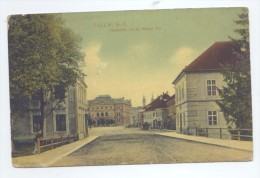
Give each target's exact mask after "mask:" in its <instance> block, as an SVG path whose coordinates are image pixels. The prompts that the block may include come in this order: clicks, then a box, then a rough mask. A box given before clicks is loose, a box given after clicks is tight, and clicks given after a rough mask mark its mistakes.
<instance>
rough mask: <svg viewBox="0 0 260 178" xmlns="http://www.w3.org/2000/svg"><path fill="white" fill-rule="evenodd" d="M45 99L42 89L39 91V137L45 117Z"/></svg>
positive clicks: (41, 134)
mask: <svg viewBox="0 0 260 178" xmlns="http://www.w3.org/2000/svg"><path fill="white" fill-rule="evenodd" d="M44 108H45V100H44V90H43V89H41V91H40V112H41V120H40V132H41V133H40V137H43V130H44V129H43V128H44V118H45V112H44V110H45V109H44Z"/></svg>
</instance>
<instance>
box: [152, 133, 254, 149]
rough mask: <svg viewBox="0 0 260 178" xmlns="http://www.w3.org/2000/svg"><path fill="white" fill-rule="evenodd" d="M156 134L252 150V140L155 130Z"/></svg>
mask: <svg viewBox="0 0 260 178" xmlns="http://www.w3.org/2000/svg"><path fill="white" fill-rule="evenodd" d="M156 134H157V135H162V136H167V137H173V138H178V139H183V140H189V141H194V142H199V143H205V144H210V145H216V146H222V147H226V148H233V149H238V150H244V151H253V142H252V141H238V140H223V139H217V138H208V137H200V136H193V135H184V134H179V133H176V132H173V131H170V132H168V131H161V132H159V131H158V132H156Z"/></svg>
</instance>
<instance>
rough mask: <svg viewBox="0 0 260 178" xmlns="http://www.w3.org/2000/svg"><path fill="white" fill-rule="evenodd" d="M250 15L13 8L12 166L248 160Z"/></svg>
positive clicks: (236, 11)
mask: <svg viewBox="0 0 260 178" xmlns="http://www.w3.org/2000/svg"><path fill="white" fill-rule="evenodd" d="M248 14H249V11H248V9H247V8H242V7H239V8H201V9H174V10H170V9H169V10H134V11H110V12H81V13H60V14H26V15H11V16H10V17H9V19H8V50H9V53H8V55H9V73H10V104H11V106H10V107H11V140H12V142H11V143H12V162H13V166H14V167H62V166H103V165H106V166H109V165H140V164H176V163H202V162H203V163H205V162H246V161H252V159H253V136H252V132H253V127H252V125H253V122H252V100H251V71H250V45H249V44H250V42H249V16H248Z"/></svg>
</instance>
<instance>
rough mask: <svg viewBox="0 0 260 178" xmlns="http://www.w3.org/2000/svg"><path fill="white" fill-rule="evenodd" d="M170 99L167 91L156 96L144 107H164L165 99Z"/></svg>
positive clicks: (149, 108)
mask: <svg viewBox="0 0 260 178" xmlns="http://www.w3.org/2000/svg"><path fill="white" fill-rule="evenodd" d="M169 99H170V96H169V95H168V94H167V93H164V94H162V95H161V96H158V97H157V98H156V99H155V100H154V101H153V102H151V103H150V104H148V105H146V106H145V107H144V109H145V111H151V110H155V109H158V108H166V107H167V101H168V100H169Z"/></svg>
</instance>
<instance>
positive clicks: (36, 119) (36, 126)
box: [33, 115, 41, 132]
mask: <svg viewBox="0 0 260 178" xmlns="http://www.w3.org/2000/svg"><path fill="white" fill-rule="evenodd" d="M40 130H41V116H40V115H38V116H33V132H39V131H40Z"/></svg>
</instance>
